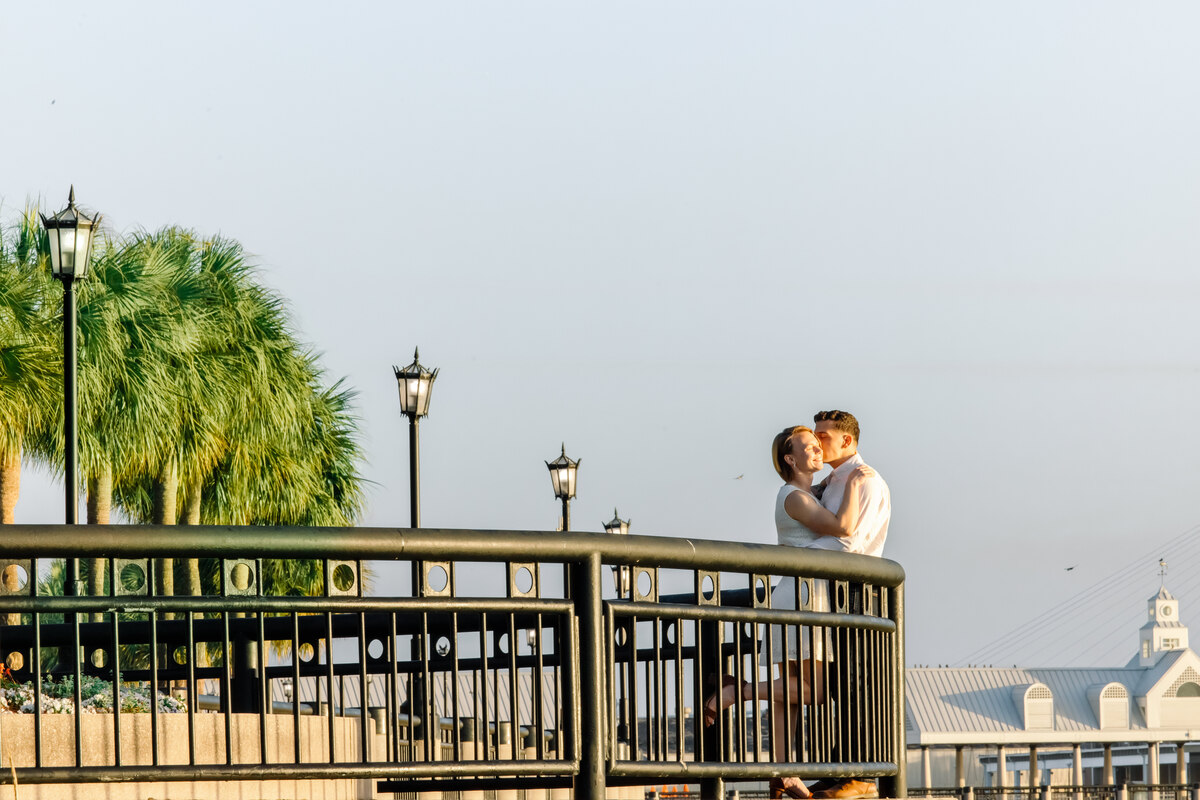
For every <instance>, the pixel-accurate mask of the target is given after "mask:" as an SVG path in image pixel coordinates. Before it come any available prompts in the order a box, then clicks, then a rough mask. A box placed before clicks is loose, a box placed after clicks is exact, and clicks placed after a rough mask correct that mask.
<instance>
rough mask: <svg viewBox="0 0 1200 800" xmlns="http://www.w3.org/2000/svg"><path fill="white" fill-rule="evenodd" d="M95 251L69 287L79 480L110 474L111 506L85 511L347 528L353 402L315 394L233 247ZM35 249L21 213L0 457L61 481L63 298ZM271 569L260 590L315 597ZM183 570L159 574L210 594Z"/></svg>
mask: <svg viewBox="0 0 1200 800" xmlns="http://www.w3.org/2000/svg"><path fill="white" fill-rule="evenodd" d="M96 248H97V249H96V252H95V254H94V256H93V262H92V270H91V273H90V274H89V276H88V278H87V279H85V280H83V281H81V282H79V283H77V294H78V342H79V345H78V349H79V353H78V375H79V403H78V407H79V432H80V468H81V472H82V473H83V474H84V476H86V477H93V476H100V475H104V474H111V495H110V496H93V497H90V498H89V509H90V508H91V506H92V502H91V501H93V500H94V501H97V508H103V509H107V508H108V507H109V506H110V505H112V506H115V507H116V508H117V509H118V510H119V511H120V512H121V513H122V514H123V515H124V516H125V517H126V518H127V519H130V520H132V521H134V522H142V523H150V522H157V523H160V524H162V523H165V524H174V523H177V522H182V523H187V522H189V521H191V522H195V521H199V522H201V523H204V524H224V525H339V526H344V525H353V524H355V523H356V521H357V520H358V518H359V516H360V514H361V511H362V506H363V479H362V477H361V476H360V474H359V464H360V462H361V450H360V446H359V442H358V440H359V429H358V420H357V418H356V417H355V416H354V413H353V410H352V402H353V399H354V393H353V392H352V391H350V390H348V389H347V388H346V387H344V386H343V384H342V382H341V381H336V382H334V383H333V384H332V385H331V386H330V385H326V383H325V381H324V378H323V375H322V371H321V369H320V367H319V365H318V363H317V359H316V356H315V355H314V354H313V353H312V352H311V351H309V350H308V349H307V348H306V347H304V346H303V345H301V344H300V342H299V341H298V339H297V336H296V333H295V330H294V327H293V324H292V321H291V318H290V316H289V314H288V312H287V306H286V303H285V301H284V300H283V298H282V297H280V296H279V295H277V294H276V293H274V292H272V291H271V290H270V289H268V288H267V287H265V286H264V285H263V284H262V283H261V282H260V281H259V280H258V278H257V275H256V273H255V270H254V268H253V267H252V266H251V265H250V264H249V262H248V260H247V259H246V257H245V254H244V252H243V249H242V247H241V245H240V244H239V243H238V242H236V241H233V240H231V239H228V238H223V237H213V238H203V237H200V236H198V235H197V234H195V233H194V232H192V231H189V230H185V229H182V228H174V227H171V228H164V229H162V230H160V231H157V232H154V233H135V234H133V235H131V236H127V237H124V238H120V239H111V238H106V237H103V236H102V237H100V238H99V239H98V241H97V244H96ZM45 252H46V243H45V234H44V232H43V231H42V230H41V227H40V225H38V224H37V222H36V213H35V209H27V210H26V211H25V213H24V214H23V215H22V216H21V218H20V220H18V222H17V224H15V225H14V226H12V228H11V230H8V231H0V456H4V457H9V460H12V459H13V458H15V457H18V456H19V457H23V458H24V459H25V460H26V461H27V462H28V461H31V460H32V461H35V462H37V463H39V464H42V465H44V466H48V467H50V468H51V469H52V470H56V471H59V472H61V470H62V458H63V457H62V452H63V441H62V402H61V393H62V377H61V374H62V353H61V331H62V307H61V297H62V293H61V289H60V287H58V285H57V284H56V283H55V282H54V281H53V279H52V278H50V276H49V269H48V267H47V260H46V257H45ZM87 485H88V487H89V490H90V491H93V492H94V493H96V494H100V493H104V492H107V491H109V490H108V489H106V488H104V487H105V486H106V485H107V484H105V483H104V482H103V481H90V482H89V483H88V484H87ZM97 513H102V512H97ZM281 563H282V564H283V566H272V567H271V568H270V569H269V570H267V571H268V576H267V577H266V580H267V585H268V586H269V587H270V588H271V591H272V592H273V593H276V592H277V593H280V594H288V593H297V592H298V593H301V594H312V593H314V592H317V591H320V589H321V587H322V584H323V576H322V575H321V574H320V573H321V570H320V569H319V565H317V564H315V562H314V563H313V564H308V565H305V564H295V563H292V562H281ZM188 566H189V565H188V562H187V561H185V560H180V561H178V562H177V563H176V564H175V565H174V570H175V573H176V584H175V585H176V586H177V587H186V589H184V590H188V591H191V592H193V593H205V592H209V591H212V590H213V589H214V584H213V580H214V578H213V567H212V565H211V564H209V565H205V566H206V567H207V568H206V569H204V570H202V575H201V582H202V583H203V584H205V585H203V586H196V585H192V586H189V585H188V581H189V572H188ZM191 566H192V567H193V568H194V567H195V566H196V563H195V562H194V561H193V562H192V564H191ZM98 569H99V567H98V566H97V570H98ZM190 574H191V575H192V578H191V580H192V581H193V582H194V581H195V577H194V576H195V574H196V571H195V569H192V570H191V573H190ZM179 591H181V590H177V593H179Z"/></svg>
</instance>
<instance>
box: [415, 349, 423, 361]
mask: <svg viewBox="0 0 1200 800" xmlns="http://www.w3.org/2000/svg"><path fill="white" fill-rule="evenodd" d="M420 360H421V348H419V347H414V348H413V361H414V362H418V361H420Z"/></svg>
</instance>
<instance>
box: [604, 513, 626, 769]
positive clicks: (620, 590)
mask: <svg viewBox="0 0 1200 800" xmlns="http://www.w3.org/2000/svg"><path fill="white" fill-rule="evenodd" d="M629 522H630V521H629V520H627V519H621V515H620V514H618V513H617V509H615V508H614V509H613V518H612V519H610V520H609V521H608V522H605V523H604V532H605V533H611V534H614V535H616V536H628V535H629ZM612 573H613V585H614V586H615V587H616V589H617V599H618V600H620V599H622V598H625V599H628V600H632V599H633V597H632V596H631V595H630V593H629V589H630V585H629V584H630V578H631V577H632V570H630V569H629V565H628V564H613V568H612ZM626 669H627V667H625V666H618V670H619V671H618V673H617V675H618V678H617V680H618V682H619V684H620V691H621V695H620V697H618V698H617V742H619V743H620V744H621V745H622V746H625V745H626V743H627V742H628V741H629V720H627V719H626V718H625V697H626V695H627V694H628V693H629V675H628V673H627V672H626ZM624 757H627V756H624Z"/></svg>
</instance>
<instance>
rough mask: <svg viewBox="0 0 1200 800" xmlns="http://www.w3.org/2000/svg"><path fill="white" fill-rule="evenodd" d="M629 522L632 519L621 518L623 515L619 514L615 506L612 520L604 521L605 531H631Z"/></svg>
mask: <svg viewBox="0 0 1200 800" xmlns="http://www.w3.org/2000/svg"><path fill="white" fill-rule="evenodd" d="M629 523H630V520H627V519H621V515H620V514H618V513H617V510H616V509H615V508H614V509H613V518H612V519H611V520H609V521H608V522H606V523H604V532H605V533H616V534H627V533H629Z"/></svg>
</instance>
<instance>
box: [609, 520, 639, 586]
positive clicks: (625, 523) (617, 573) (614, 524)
mask: <svg viewBox="0 0 1200 800" xmlns="http://www.w3.org/2000/svg"><path fill="white" fill-rule="evenodd" d="M604 532H605V533H612V534H616V535H618V536H626V535H628V534H629V520H627V519H621V515H620V514H618V513H617V510H616V509H615V508H614V509H613V518H612V519H611V520H609V521H608V522H606V523H604ZM612 571H613V585H614V586H615V587H616V590H617V597H628V596H629V583H630V578H631V577H632V572H631V570H630V569H629V566H628V565H627V564H621V565H616V564H614V565H613V568H612Z"/></svg>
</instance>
